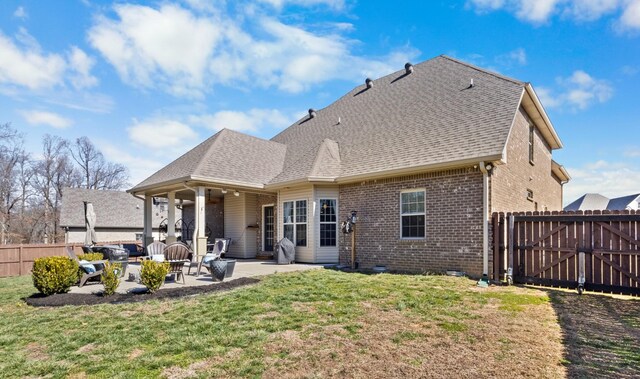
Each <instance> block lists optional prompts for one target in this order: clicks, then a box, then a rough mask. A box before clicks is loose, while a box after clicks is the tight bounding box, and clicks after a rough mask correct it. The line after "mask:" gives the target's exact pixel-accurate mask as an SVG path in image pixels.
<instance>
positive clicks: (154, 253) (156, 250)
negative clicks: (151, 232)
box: [146, 241, 167, 262]
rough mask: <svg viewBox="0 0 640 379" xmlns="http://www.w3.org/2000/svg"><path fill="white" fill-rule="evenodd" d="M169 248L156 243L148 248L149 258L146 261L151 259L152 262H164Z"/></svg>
mask: <svg viewBox="0 0 640 379" xmlns="http://www.w3.org/2000/svg"><path fill="white" fill-rule="evenodd" d="M166 247H167V245H166V244H164V243H162V242H159V241H154V242H151V243H150V244H149V246H147V257H146V259H151V260H152V261H158V262H163V261H164V249H165V248H166Z"/></svg>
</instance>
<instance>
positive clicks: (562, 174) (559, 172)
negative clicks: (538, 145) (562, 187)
mask: <svg viewBox="0 0 640 379" xmlns="http://www.w3.org/2000/svg"><path fill="white" fill-rule="evenodd" d="M551 171H552V172H553V173H554V174H555V175H556V176H557V177H558V178H559V179H560V180H562V181H563V182H568V181H569V180H571V175H569V171H567V169H566V168H564V166H563V165H561V164H560V163H558V162H556V161H554V160H552V161H551Z"/></svg>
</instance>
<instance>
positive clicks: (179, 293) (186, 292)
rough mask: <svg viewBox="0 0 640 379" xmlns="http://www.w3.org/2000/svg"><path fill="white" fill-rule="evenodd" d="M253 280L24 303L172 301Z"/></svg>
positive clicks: (33, 297) (54, 297)
mask: <svg viewBox="0 0 640 379" xmlns="http://www.w3.org/2000/svg"><path fill="white" fill-rule="evenodd" d="M259 281H260V280H259V279H255V278H239V279H235V280H230V281H228V282H221V283H215V284H210V285H206V286H196V287H186V286H185V287H181V288H166V289H160V290H158V291H156V292H155V293H127V294H120V293H116V294H113V295H111V296H102V294H81V293H62V294H55V295H51V296H44V295H42V294H39V293H38V294H33V295H31V296H29V297H27V298H25V299H24V301H25V302H26V303H27V304H29V305H31V306H34V307H61V306H65V305H97V304H122V303H137V302H140V301H147V300H164V299H174V298H178V297H184V296H193V295H199V294H204V293H211V292H220V291H228V290H231V289H234V288H238V287H242V286H246V285H249V284H255V283H258V282H259Z"/></svg>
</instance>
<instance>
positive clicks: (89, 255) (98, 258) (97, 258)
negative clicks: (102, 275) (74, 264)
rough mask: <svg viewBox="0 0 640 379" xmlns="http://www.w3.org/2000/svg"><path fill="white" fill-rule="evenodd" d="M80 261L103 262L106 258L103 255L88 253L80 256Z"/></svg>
mask: <svg viewBox="0 0 640 379" xmlns="http://www.w3.org/2000/svg"><path fill="white" fill-rule="evenodd" d="M78 259H79V260H81V261H82V260H85V261H101V260H103V259H104V256H103V255H102V253H86V254H80V255H78Z"/></svg>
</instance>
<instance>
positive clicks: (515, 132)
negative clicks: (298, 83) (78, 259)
mask: <svg viewBox="0 0 640 379" xmlns="http://www.w3.org/2000/svg"><path fill="white" fill-rule="evenodd" d="M561 147H562V143H561V141H560V138H559V137H558V135H557V133H556V131H555V129H554V127H553V125H552V123H551V121H550V120H549V117H548V116H547V114H546V113H545V110H544V108H543V106H542V104H541V103H540V100H539V99H538V97H537V95H536V93H535V91H534V90H533V87H532V86H531V84H529V83H525V82H521V81H517V80H514V79H510V78H507V77H504V76H501V75H498V74H495V73H492V72H489V71H486V70H483V69H481V68H478V67H475V66H472V65H469V64H466V63H464V62H461V61H458V60H456V59H453V58H450V57H447V56H438V57H436V58H433V59H430V60H428V61H425V62H422V63H420V64H416V65H411V64H409V63H408V64H407V65H405V68H404V69H403V70H400V71H398V72H394V73H392V74H390V75H387V76H384V77H382V78H379V79H376V80H370V79H367V80H366V81H365V83H364V84H362V85H359V86H357V87H356V88H354V89H353V90H351V91H350V92H348V93H347V94H345V95H344V96H343V97H341V98H340V99H338V100H336V101H335V102H334V103H333V104H331V105H329V106H328V107H326V108H324V109H319V110H314V109H310V110H309V113H308V115H306V116H305V117H303V118H302V119H300V120H299V121H297V122H295V123H294V124H293V125H291V126H290V127H288V128H287V129H285V130H283V131H282V132H281V133H279V134H278V135H276V136H275V137H273V138H272V139H270V140H264V139H260V138H256V137H252V136H248V135H245V134H242V133H239V132H235V131H232V130H227V129H223V130H221V131H220V132H218V133H216V134H215V135H213V136H212V137H210V138H209V139H207V140H206V141H204V142H202V143H201V144H200V145H198V146H196V147H195V148H193V149H192V150H191V151H188V152H186V153H185V154H184V155H183V156H181V157H179V158H178V159H176V160H175V161H173V162H172V163H170V164H168V165H167V166H166V167H164V168H162V169H160V170H159V171H158V172H156V173H154V174H153V175H151V176H150V177H149V178H147V179H145V180H144V181H143V182H141V183H139V184H138V185H136V186H135V187H133V188H132V189H130V190H129V192H131V193H134V194H136V195H139V196H144V197H145V199H146V201H145V205H146V208H145V212H146V213H147V214H148V215H150V214H151V208H150V205H151V198H152V197H158V196H162V197H166V198H168V199H169V203H172V202H175V201H176V199H184V200H187V199H188V200H193V201H194V202H195V209H196V212H195V213H196V216H195V219H196V222H195V223H196V227H195V230H196V231H195V232H194V233H195V235H196V236H195V237H194V241H196V244H195V248H196V249H199V250H202V249H205V244H206V241H207V239H206V237H205V236H204V230H203V225H204V219H205V215H206V214H207V212H208V207H207V206H206V204H205V203H206V198H207V196H214V197H217V198H219V203H218V204H219V206H220V205H221V206H222V208H223V212H221V213H220V214H218V215H216V217H217V219H216V220H214V222H216V223H218V224H220V225H223V232H222V233H223V234H224V236H225V237H227V238H231V239H232V241H233V242H232V245H231V247H230V254H229V255H231V256H234V257H239V258H251V257H255V256H256V254H257V253H259V252H262V251H269V250H272V249H273V246H274V244H275V243H276V242H277V241H278V240H280V239H281V238H283V237H285V236H286V237H288V238H289V239H290V240H292V241H293V242H294V243H295V244H296V260H297V261H301V262H313V263H324V262H341V263H349V262H350V260H351V248H350V247H351V238H350V237H349V238H346V237H345V236H344V235H343V234H342V233H341V232H340V229H341V228H340V222H341V221H343V220H345V219H346V218H347V217H349V215H350V214H351V211H352V210H353V211H357V216H358V219H359V220H358V222H357V225H356V227H355V231H356V237H355V244H356V246H355V247H356V261H357V262H358V263H359V265H360V267H363V268H367V267H372V266H375V265H385V266H387V267H388V268H389V269H392V270H402V271H427V270H430V271H442V270H447V269H456V270H462V271H465V272H467V273H469V274H471V275H481V274H483V273H487V272H488V264H489V252H488V246H489V235H490V230H489V226H488V224H489V223H488V219H489V216H490V214H491V212H494V211H534V210H540V211H542V210H560V209H562V186H563V184H564V183H566V182H567V181H568V180H569V175H568V173H567V171H566V170H565V169H564V168H563V167H562V166H561V165H560V164H558V163H556V162H555V161H554V160H553V159H552V152H553V150H555V149H559V148H561ZM209 190H211V192H209ZM209 193H210V194H211V195H209ZM169 219H170V220H171V216H169ZM146 220H150V218H149V217H148V218H147V219H146ZM149 222H150V221H149ZM150 226H151V224H150V223H149V224H147V228H146V229H145V230H147V231H149V230H150ZM146 233H147V234H146V235H147V238H148V237H149V232H146ZM169 235H171V232H169Z"/></svg>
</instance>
